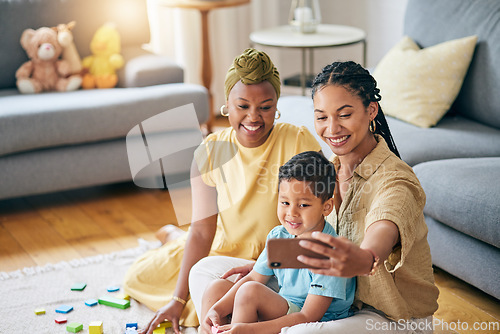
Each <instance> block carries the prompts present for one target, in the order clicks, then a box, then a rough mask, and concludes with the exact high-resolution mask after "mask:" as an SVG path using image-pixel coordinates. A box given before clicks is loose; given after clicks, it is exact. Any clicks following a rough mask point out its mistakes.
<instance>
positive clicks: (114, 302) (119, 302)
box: [99, 296, 130, 310]
mask: <svg viewBox="0 0 500 334" xmlns="http://www.w3.org/2000/svg"><path fill="white" fill-rule="evenodd" d="M99 304H102V305H106V306H111V307H116V308H121V309H123V310H124V309H126V308H128V307H130V300H125V299H118V298H115V297H111V296H104V297H101V298H99Z"/></svg>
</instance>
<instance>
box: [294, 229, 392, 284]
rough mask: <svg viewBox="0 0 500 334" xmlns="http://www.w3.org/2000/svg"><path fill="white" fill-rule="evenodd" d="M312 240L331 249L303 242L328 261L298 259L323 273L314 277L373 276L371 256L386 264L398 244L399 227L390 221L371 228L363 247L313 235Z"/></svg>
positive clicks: (346, 241)
mask: <svg viewBox="0 0 500 334" xmlns="http://www.w3.org/2000/svg"><path fill="white" fill-rule="evenodd" d="M312 237H313V238H315V239H318V240H320V241H322V242H324V243H326V244H328V245H330V246H331V247H325V246H322V245H319V244H316V243H313V242H308V241H305V240H304V241H301V242H300V245H301V246H302V247H304V248H307V249H310V250H312V251H314V252H316V253H319V254H323V255H325V256H327V257H328V259H326V260H320V259H313V258H310V257H306V256H302V255H301V256H299V258H298V259H299V261H301V262H303V263H305V264H307V265H310V266H314V267H317V268H321V269H312V270H311V271H312V272H313V273H315V274H320V275H329V276H339V277H354V276H361V275H366V274H368V273H370V271H371V269H372V267H373V264H374V258H373V254H372V252H373V253H374V254H375V255H376V256H378V257H379V259H380V260H379V261H380V263H383V262H384V261H385V260H386V259H387V258H388V256H389V254H391V252H392V250H393V248H394V246H395V245H396V244H397V243H398V241H399V230H398V227H397V226H396V224H394V223H393V222H391V221H389V220H380V221H377V222H375V223H373V224H371V225H370V227H368V229H367V230H366V232H365V237H364V239H363V241H362V242H361V245H360V246H357V245H355V244H354V243H353V242H351V241H350V240H348V239H346V238H344V237H333V236H331V235H329V234H324V233H320V232H314V233H313V235H312Z"/></svg>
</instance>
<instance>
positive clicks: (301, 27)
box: [288, 0, 321, 34]
mask: <svg viewBox="0 0 500 334" xmlns="http://www.w3.org/2000/svg"><path fill="white" fill-rule="evenodd" d="M288 22H289V24H290V25H291V26H292V27H293V28H294V30H296V31H298V32H300V33H304V34H310V33H315V32H316V28H317V27H318V25H319V24H320V23H321V12H320V9H319V1H318V0H293V1H292V6H291V8H290V16H289V19H288Z"/></svg>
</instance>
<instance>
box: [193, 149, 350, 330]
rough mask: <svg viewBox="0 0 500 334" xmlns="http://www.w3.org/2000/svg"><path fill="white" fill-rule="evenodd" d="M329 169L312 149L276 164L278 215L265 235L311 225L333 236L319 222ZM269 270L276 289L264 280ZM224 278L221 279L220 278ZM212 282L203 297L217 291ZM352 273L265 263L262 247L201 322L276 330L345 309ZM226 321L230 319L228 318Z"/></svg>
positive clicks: (328, 205)
mask: <svg viewBox="0 0 500 334" xmlns="http://www.w3.org/2000/svg"><path fill="white" fill-rule="evenodd" d="M334 188H335V169H334V167H333V165H332V164H331V163H330V162H329V161H328V160H327V159H326V158H325V157H324V156H323V155H321V154H320V153H318V152H312V151H309V152H303V153H300V154H297V155H296V156H294V157H293V158H291V159H290V160H289V161H288V162H287V163H285V164H284V165H283V166H282V167H280V169H279V192H278V210H277V213H278V218H279V221H280V222H281V226H277V227H275V228H274V229H273V230H271V232H270V233H269V234H268V236H267V238H268V239H270V238H308V237H310V236H311V234H312V233H313V232H315V231H319V232H323V233H329V234H331V235H333V236H336V233H335V231H334V229H333V228H332V227H331V226H330V225H329V224H328V223H326V222H325V216H327V215H328V214H330V212H332V210H333V207H334V204H333V199H332V196H333V191H334ZM272 275H275V276H276V278H277V279H278V284H279V286H280V290H279V293H276V292H274V291H273V290H271V289H270V288H268V287H267V286H266V285H265V283H267V281H268V280H269V279H270V278H271V277H272ZM222 284H224V283H222ZM217 289H218V283H217V282H215V283H214V284H213V285H211V286H210V287H209V288H207V291H206V292H205V295H204V298H210V297H211V296H212V295H217ZM354 291H355V279H353V278H340V277H333V276H323V275H316V274H313V273H312V272H311V271H309V270H308V269H271V268H269V267H268V265H267V249H264V251H263V252H262V253H261V254H260V256H259V258H258V259H257V262H256V263H255V266H254V268H253V270H252V271H251V272H250V273H249V274H248V275H247V276H245V277H244V278H242V279H241V280H239V281H238V282H237V283H236V284H234V286H233V287H232V288H231V289H230V290H229V291H228V292H227V293H226V294H225V295H224V297H222V298H221V299H220V300H219V301H218V302H217V303H215V304H214V305H213V306H212V308H211V309H210V310H209V311H208V312H207V315H206V318H205V319H203V322H202V327H203V329H204V330H205V332H206V331H207V330H208V328H212V330H213V331H214V332H218V333H226V332H227V333H240V330H241V331H242V332H252V333H279V332H280V331H281V328H282V327H287V326H293V325H296V324H299V323H305V322H313V321H329V320H334V319H341V318H345V317H347V316H349V315H350V313H349V309H350V306H351V304H352V302H353V299H354ZM229 323H231V324H229Z"/></svg>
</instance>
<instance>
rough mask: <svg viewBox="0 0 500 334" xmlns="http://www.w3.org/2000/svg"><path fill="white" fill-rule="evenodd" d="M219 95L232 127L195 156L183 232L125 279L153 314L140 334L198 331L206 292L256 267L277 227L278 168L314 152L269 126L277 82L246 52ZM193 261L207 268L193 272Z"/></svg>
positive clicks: (313, 144) (264, 62) (301, 139)
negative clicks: (237, 270)
mask: <svg viewBox="0 0 500 334" xmlns="http://www.w3.org/2000/svg"><path fill="white" fill-rule="evenodd" d="M225 92H226V105H225V106H223V107H222V108H221V113H222V114H223V115H224V116H228V118H229V123H230V125H231V127H229V128H227V129H224V130H222V131H219V132H216V133H213V134H210V135H209V136H207V138H206V139H205V140H204V142H203V143H202V145H200V147H199V148H198V149H197V150H196V152H195V161H196V164H197V168H193V177H192V178H191V191H192V198H193V212H192V223H191V226H190V229H189V232H188V233H186V234H185V235H183V236H182V237H180V238H178V239H176V240H173V241H169V242H167V243H165V244H164V245H163V246H162V247H160V248H159V249H156V250H152V251H150V252H148V253H146V254H144V255H143V256H142V257H141V258H139V259H138V260H137V261H136V262H135V263H134V264H133V265H132V267H131V268H130V269H129V271H128V273H127V275H126V277H125V282H124V290H125V291H126V292H127V293H128V294H129V295H130V296H131V297H133V298H135V299H137V300H138V301H140V302H141V303H143V304H145V305H147V306H148V307H150V308H152V309H154V310H158V311H157V312H156V314H155V316H154V318H153V319H152V320H151V321H150V323H149V324H148V325H147V326H146V331H145V332H146V333H152V331H153V330H154V329H155V328H156V326H157V325H158V324H159V323H160V322H162V321H164V320H165V319H168V320H169V321H171V322H172V323H173V327H174V331H175V332H176V333H178V326H179V324H180V325H183V326H198V323H199V322H198V318H197V316H196V312H195V308H196V311H197V312H198V314H199V315H200V314H202V313H203V311H202V306H201V299H202V298H201V297H202V295H203V291H204V289H205V287H206V286H207V285H208V284H209V283H210V282H211V281H213V280H215V279H217V278H219V277H220V275H222V274H223V273H224V272H226V271H227V270H229V269H230V268H232V267H235V266H238V265H242V264H247V263H249V262H251V261H253V260H255V259H257V257H258V256H259V254H260V252H261V251H262V250H263V249H264V246H265V242H266V236H267V233H268V232H269V231H270V230H271V229H272V228H273V227H275V226H277V225H279V220H278V218H277V215H276V208H277V189H278V185H277V181H278V178H277V172H278V168H279V167H280V166H281V165H282V164H284V163H285V162H286V161H288V160H289V159H290V158H291V157H292V156H294V155H295V154H297V153H300V152H303V151H311V150H315V151H319V150H320V146H319V144H318V142H317V141H316V140H315V139H314V137H313V136H312V135H311V133H309V131H308V130H307V129H306V128H305V127H296V126H293V125H290V124H284V123H276V124H274V121H275V118H277V117H276V116H277V114H278V112H277V109H276V106H277V102H278V98H279V95H280V78H279V73H278V71H277V69H276V68H275V66H274V64H273V63H272V61H271V59H270V58H269V56H268V55H267V54H265V53H264V52H261V51H257V50H255V49H247V50H245V52H244V53H243V54H242V55H240V56H238V57H236V58H235V60H234V62H233V64H232V65H231V67H230V68H229V70H228V72H227V76H226V82H225ZM278 115H279V114H278ZM194 176H200V177H194ZM208 255H210V256H208ZM207 256H208V257H207ZM200 259H213V260H212V261H211V262H209V263H207V262H201V263H198V264H196V263H197V262H198V261H199V260H200ZM195 264H196V266H194V265H195ZM193 266H194V267H193ZM192 268H193V269H192ZM195 268H198V269H196V270H195ZM190 272H191V273H190ZM188 278H189V285H188ZM228 282H229V281H228ZM190 297H191V298H190ZM203 330H205V329H203ZM205 331H206V330H205Z"/></svg>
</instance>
